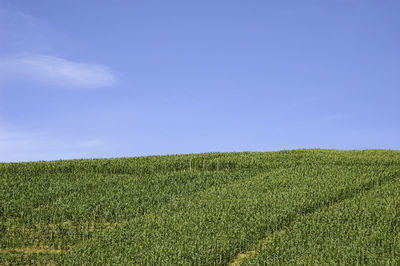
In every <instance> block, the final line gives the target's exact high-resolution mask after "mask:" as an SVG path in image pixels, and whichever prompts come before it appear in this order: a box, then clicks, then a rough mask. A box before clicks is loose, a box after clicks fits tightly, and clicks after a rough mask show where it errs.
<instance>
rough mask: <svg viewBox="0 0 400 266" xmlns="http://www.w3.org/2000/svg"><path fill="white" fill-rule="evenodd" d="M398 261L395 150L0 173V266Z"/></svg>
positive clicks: (87, 164)
mask: <svg viewBox="0 0 400 266" xmlns="http://www.w3.org/2000/svg"><path fill="white" fill-rule="evenodd" d="M8 264H10V265H14V264H55V265H58V264H77V265H80V264H123V265H132V264H137V265H177V264H178V265H179V264H182V265H239V264H240V265H260V264H266V265H282V264H285V265H286V264H305V265H308V264H313V265H320V264H322V265H324V264H325V265H332V264H346V265H348V264H350V265H353V264H370V265H383V264H384V265H399V264H400V151H390V150H363V151H337V150H317V149H316V150H293V151H279V152H243V153H205V154H188V155H168V156H148V157H134V158H117V159H82V160H61V161H50V162H30V163H1V164H0V265H8Z"/></svg>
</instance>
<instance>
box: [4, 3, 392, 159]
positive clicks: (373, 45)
mask: <svg viewBox="0 0 400 266" xmlns="http://www.w3.org/2000/svg"><path fill="white" fill-rule="evenodd" d="M399 13H400V1H397V0H329V1H325V0H279V1H278V0H259V1H257V0H250V1H238V0H192V1H187V0H181V1H176V0H168V1H151V0H143V1H138V0H136V1H127V0H126V1H99V0H86V1H78V0H73V1H54V0H37V1H32V0H10V1H8V0H0V162H18V161H37V160H58V159H73V158H111V157H127V156H143V155H155V154H178V153H199V152H226V151H235V152H236V151H274V150H282V149H303V148H323V149H396V150H398V149H400V116H399V115H400V104H399V100H400V49H399V47H400V30H399V29H400V16H399Z"/></svg>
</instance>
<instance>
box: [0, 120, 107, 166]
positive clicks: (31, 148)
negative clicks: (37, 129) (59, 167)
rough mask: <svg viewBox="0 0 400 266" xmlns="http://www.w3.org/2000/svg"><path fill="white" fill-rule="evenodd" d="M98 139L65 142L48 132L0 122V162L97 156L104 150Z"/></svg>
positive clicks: (101, 142)
mask: <svg viewBox="0 0 400 266" xmlns="http://www.w3.org/2000/svg"><path fill="white" fill-rule="evenodd" d="M104 145H105V143H104V141H102V140H101V139H98V138H92V139H83V140H62V139H60V138H58V137H54V136H52V135H49V134H45V133H41V134H40V133H33V132H29V131H26V130H25V131H23V130H22V131H21V130H18V129H12V128H9V127H5V126H4V125H2V124H1V123H0V163H2V162H24V161H39V160H54V159H76V158H89V157H94V154H96V152H99V150H101V149H103V148H104Z"/></svg>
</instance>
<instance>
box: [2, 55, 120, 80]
mask: <svg viewBox="0 0 400 266" xmlns="http://www.w3.org/2000/svg"><path fill="white" fill-rule="evenodd" d="M0 74H1V77H2V79H5V80H11V81H15V82H19V81H20V80H24V81H27V80H35V81H38V82H42V83H46V84H48V85H52V86H57V87H64V88H100V87H107V86H111V85H113V84H115V83H116V79H115V76H114V75H113V73H112V72H111V70H110V68H109V67H107V66H103V65H98V64H87V63H82V62H74V61H69V60H66V59H63V58H60V57H56V56H50V55H41V54H23V55H18V56H13V57H8V58H3V59H0Z"/></svg>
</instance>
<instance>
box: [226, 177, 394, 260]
mask: <svg viewBox="0 0 400 266" xmlns="http://www.w3.org/2000/svg"><path fill="white" fill-rule="evenodd" d="M398 177H400V172H396V173H394V174H392V175H390V176H387V177H384V178H381V179H378V180H374V181H370V182H366V183H365V184H362V185H361V186H359V187H357V188H354V189H348V190H345V191H344V196H343V197H337V198H332V199H331V200H328V201H327V203H322V204H318V205H314V206H308V207H306V208H301V209H300V210H299V211H298V212H297V213H301V214H300V215H295V216H294V217H293V219H291V220H290V221H289V222H288V223H287V224H283V225H281V226H279V227H278V228H277V230H276V231H272V232H270V233H269V234H268V235H267V236H266V237H264V238H262V239H261V240H259V241H258V243H257V245H256V247H262V246H265V245H267V244H268V243H270V242H272V240H273V235H275V234H278V235H279V236H281V235H283V234H285V232H286V231H288V230H290V226H291V225H292V224H293V223H294V222H295V221H296V220H297V219H298V218H300V217H303V216H305V215H309V214H312V213H316V212H318V211H320V210H323V209H327V208H330V207H332V206H335V205H337V204H339V203H341V202H343V201H345V200H348V199H352V198H355V197H356V196H357V195H360V194H361V193H363V192H368V191H370V190H372V189H374V188H377V187H380V186H382V185H384V184H386V183H388V182H390V181H392V180H395V179H396V178H398ZM255 253H256V248H253V249H251V250H246V251H243V252H240V253H238V254H237V255H236V257H235V258H234V259H233V260H231V262H229V263H228V265H230V266H237V265H240V263H241V262H242V261H243V260H245V259H246V258H248V257H250V256H253V255H254V254H255Z"/></svg>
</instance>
